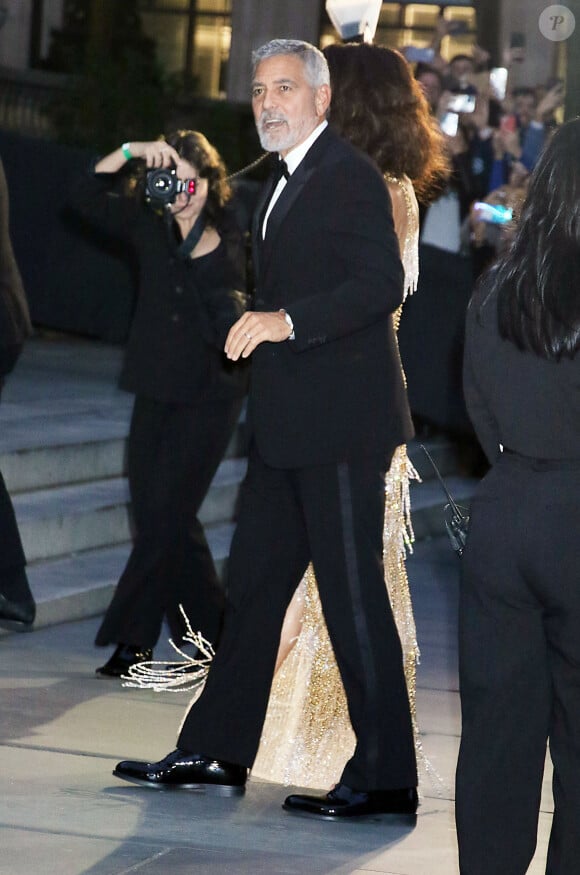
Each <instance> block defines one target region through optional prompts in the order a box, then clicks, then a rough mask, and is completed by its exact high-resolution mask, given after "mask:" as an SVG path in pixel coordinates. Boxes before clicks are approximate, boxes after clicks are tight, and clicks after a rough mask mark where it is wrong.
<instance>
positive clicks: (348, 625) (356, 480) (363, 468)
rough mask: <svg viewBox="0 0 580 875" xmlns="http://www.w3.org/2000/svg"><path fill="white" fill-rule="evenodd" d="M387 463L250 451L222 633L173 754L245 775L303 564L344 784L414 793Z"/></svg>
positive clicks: (262, 716) (376, 459)
mask: <svg viewBox="0 0 580 875" xmlns="http://www.w3.org/2000/svg"><path fill="white" fill-rule="evenodd" d="M389 461H390V460H389V459H387V458H384V457H382V458H374V457H369V458H364V459H358V460H356V461H352V462H348V463H347V462H344V463H340V464H329V465H325V466H317V467H311V468H302V469H297V470H280V469H273V468H270V467H268V466H267V465H266V464H265V463H264V462H263V460H262V459H261V458H260V457H259V456H258V454H257V452H256V451H255V449H254V450H252V452H251V454H250V461H249V467H248V474H247V477H246V480H245V482H244V485H243V488H242V495H241V505H240V513H239V520H238V525H237V528H236V533H235V536H234V541H233V544H232V550H231V554H230V560H229V574H228V581H229V586H228V608H227V612H226V619H225V623H224V631H223V635H222V639H221V641H220V647H219V649H218V652H217V655H216V657H215V660H214V663H213V665H212V667H211V670H210V673H209V676H208V680H207V683H206V686H205V689H204V691H203V693H202V695H201V697H200V699H199V700H198V702H196V703H195V704H194V705H193V706H192V707H191V709H190V711H189V713H188V715H187V717H186V720H185V722H184V724H183V727H182V730H181V733H180V737H179V740H178V746H179V747H180V748H182V749H183V750H186V751H191V752H194V751H199V752H202V753H204V754H206V755H208V756H213V757H216V758H218V759H223V760H226V761H230V762H235V763H239V764H242V765H245V766H248V767H251V765H252V763H253V761H254V758H255V755H256V752H257V749H258V745H259V741H260V735H261V731H262V725H263V722H264V717H265V713H266V707H267V704H268V696H269V692H270V686H271V683H272V677H273V673H274V665H275V660H276V654H277V650H278V645H279V641H280V631H281V627H282V622H283V619H284V615H285V612H286V608H287V606H288V603H289V601H290V599H291V597H292V594H293V592H294V590H295V589H296V586H297V584H298V582H299V580H300V579H301V577H302V575H303V573H304V571H305V570H306V567H307V564H308V562H309V561H310V560H312V562H313V565H314V570H315V572H316V578H317V581H318V588H319V592H320V598H321V602H322V606H323V611H324V615H325V619H326V623H327V626H328V630H329V633H330V638H331V640H332V644H333V647H334V650H335V654H336V659H337V662H338V666H339V669H340V672H341V676H342V679H343V683H344V686H345V690H346V695H347V699H348V705H349V713H350V718H351V722H352V725H353V728H354V731H355V733H356V736H357V746H356V751H355V753H354V756H353V757H352V759H351V760H350V761H349V762H348V763H347V765H346V767H345V769H344V773H343V778H342V780H343V781H344V782H345V783H346V784H348V785H349V786H350V787H352V788H355V789H359V790H368V789H377V788H384V789H388V788H398V787H411V786H415V785H416V783H417V774H416V763H415V750H414V744H413V733H412V727H411V719H410V714H409V702H408V697H407V690H406V686H405V678H404V673H403V663H402V654H401V646H400V642H399V636H398V634H397V629H396V626H395V623H394V620H393V616H392V612H391V608H390V604H389V599H388V596H387V592H386V588H385V581H384V575H383V564H382V531H383V516H384V477H385V472H386V470H387V467H388V463H389ZM338 777H339V776H337V778H338Z"/></svg>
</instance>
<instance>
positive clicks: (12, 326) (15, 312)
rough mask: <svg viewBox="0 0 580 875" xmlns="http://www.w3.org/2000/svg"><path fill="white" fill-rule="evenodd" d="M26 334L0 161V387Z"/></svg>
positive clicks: (23, 301) (24, 307)
mask: <svg viewBox="0 0 580 875" xmlns="http://www.w3.org/2000/svg"><path fill="white" fill-rule="evenodd" d="M30 333H31V325H30V316H29V313H28V304H27V303H26V296H25V294H24V288H23V285H22V278H21V276H20V271H19V270H18V265H17V264H16V259H15V258H14V251H13V249H12V243H11V240H10V227H9V202H8V185H7V183H6V175H5V173H4V165H3V164H2V161H1V160H0V386H1V383H2V378H3V377H4V376H6V374H8V373H9V372H10V371H11V370H12V368H13V367H14V364H15V363H16V359H17V358H18V354H19V353H20V350H21V348H22V343H23V341H24V339H25V338H26V337H28V336H29V334H30Z"/></svg>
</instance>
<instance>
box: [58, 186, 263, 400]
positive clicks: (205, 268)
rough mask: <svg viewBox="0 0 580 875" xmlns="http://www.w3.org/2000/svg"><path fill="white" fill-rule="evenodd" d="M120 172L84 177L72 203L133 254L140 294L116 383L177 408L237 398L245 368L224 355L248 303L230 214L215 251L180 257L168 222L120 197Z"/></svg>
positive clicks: (238, 242)
mask: <svg viewBox="0 0 580 875" xmlns="http://www.w3.org/2000/svg"><path fill="white" fill-rule="evenodd" d="M116 176H117V175H116V174H113V175H109V174H96V175H95V174H86V175H85V176H84V177H83V178H81V179H79V180H78V183H77V185H76V186H75V189H74V194H71V199H70V206H71V207H72V209H73V211H74V212H75V213H76V214H78V215H80V216H82V217H83V219H84V220H86V221H87V222H88V224H89V226H90V227H92V228H96V229H98V230H99V231H101V232H104V233H105V234H107V235H109V236H112V237H115V238H117V239H121V240H123V241H125V242H126V244H127V246H128V247H130V250H131V251H132V253H133V254H134V256H135V260H136V263H137V271H138V290H137V301H136V305H135V312H134V315H133V319H132V321H131V327H130V331H129V339H128V342H127V349H126V355H125V363H124V366H123V371H122V373H121V379H120V385H121V387H122V388H124V389H127V390H128V391H129V392H134V393H135V394H137V395H142V396H145V397H149V398H155V399H156V400H158V401H162V402H168V403H176V404H196V403H199V402H202V401H203V402H205V401H212V400H220V399H224V400H225V399H227V398H234V397H240V396H241V395H243V394H245V392H246V389H247V369H246V368H244V366H243V365H242V366H237V365H234V364H232V363H231V362H229V361H228V360H227V358H226V356H225V354H224V352H223V348H224V344H225V339H226V336H227V333H228V331H229V329H230V327H231V326H232V325H233V323H234V322H235V321H236V319H238V318H239V317H240V316H241V315H242V313H243V311H244V309H245V306H246V300H247V296H246V277H245V269H246V256H245V249H244V245H243V238H242V234H241V232H240V230H239V229H238V227H237V225H236V222H235V219H234V216H233V213H229V212H226V213H224V217H223V223H222V225H221V226H220V228H219V231H220V234H221V236H222V240H221V243H220V245H219V246H218V248H217V249H215V250H214V251H213V252H211V253H209V254H208V255H204V256H202V257H201V258H196V259H191V258H182V257H180V256H179V254H178V251H177V249H178V243H179V242H180V241H179V240H178V239H177V236H176V235H175V229H174V227H173V223H170V224H169V225H167V224H166V222H165V220H164V218H163V217H160V216H158V215H156V214H155V213H154V212H153V211H152V210H151V209H150V208H149V207H148V206H147V205H146V204H144V203H143V202H142V201H141V200H140V199H139V198H138V197H135V196H124V194H123V193H122V191H120V190H119V189H118V184H119V180H117V179H116V178H115V177H116Z"/></svg>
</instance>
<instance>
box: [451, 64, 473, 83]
mask: <svg viewBox="0 0 580 875" xmlns="http://www.w3.org/2000/svg"><path fill="white" fill-rule="evenodd" d="M474 69H475V67H474V64H473V61H471V60H470V59H469V58H458V59H457V60H456V61H453V62H452V63H451V64H450V65H449V72H450V74H451V75H452V76H454V77H455V78H456V79H458V80H459V81H460V82H464V81H465V79H466V77H467V76H470V75H471V74H472V73H473V71H474Z"/></svg>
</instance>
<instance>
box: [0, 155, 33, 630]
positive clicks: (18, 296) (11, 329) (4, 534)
mask: <svg viewBox="0 0 580 875" xmlns="http://www.w3.org/2000/svg"><path fill="white" fill-rule="evenodd" d="M30 332H31V325H30V317H29V314H28V304H27V303H26V297H25V294H24V288H23V285H22V279H21V276H20V271H19V270H18V265H17V264H16V259H15V258H14V252H13V249H12V242H11V240H10V228H9V204H8V185H7V183H6V175H5V173H4V166H3V164H2V161H0V394H1V393H2V386H3V384H4V379H5V377H6V376H7V375H8V374H9V373H10V371H11V370H12V368H13V367H14V365H15V364H16V361H17V359H18V356H19V355H20V351H21V349H22V343H23V341H24V339H25V338H26V337H28V335H29V334H30ZM0 545H1V546H0V625H2V626H6V627H8V628H10V629H16V630H19V631H23V630H25V629H28V628H30V626H31V625H32V623H33V621H34V617H35V614H36V605H35V603H34V599H33V597H32V593H31V592H30V588H29V586H28V579H27V577H26V570H25V566H26V559H25V557H24V551H23V549H22V543H21V541H20V535H19V533H18V526H17V524H16V517H15V516H14V508H13V507H12V502H11V500H10V496H9V495H8V491H7V489H6V484H5V483H4V478H3V477H2V474H1V473H0Z"/></svg>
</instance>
